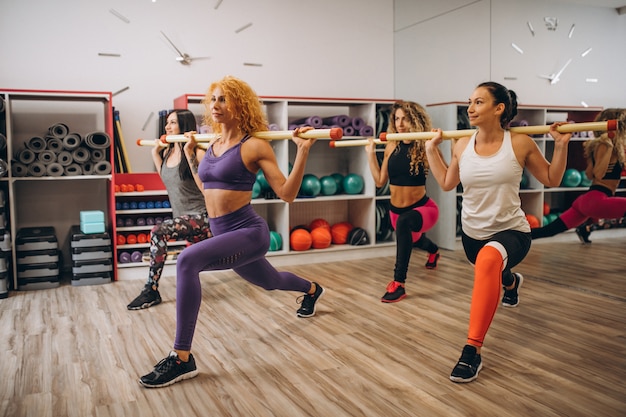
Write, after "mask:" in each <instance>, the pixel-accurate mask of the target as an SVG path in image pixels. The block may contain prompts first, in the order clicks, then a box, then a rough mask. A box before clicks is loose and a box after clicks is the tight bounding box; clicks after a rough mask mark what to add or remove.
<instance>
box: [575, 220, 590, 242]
mask: <svg viewBox="0 0 626 417" xmlns="http://www.w3.org/2000/svg"><path fill="white" fill-rule="evenodd" d="M590 234H591V231H590V230H589V229H587V225H586V224H581V225H580V226H578V227H577V228H576V236H578V239H579V240H580V242H581V243H583V244H585V243H591V240H589V235H590Z"/></svg>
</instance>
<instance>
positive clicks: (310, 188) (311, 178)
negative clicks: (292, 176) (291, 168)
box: [300, 174, 322, 197]
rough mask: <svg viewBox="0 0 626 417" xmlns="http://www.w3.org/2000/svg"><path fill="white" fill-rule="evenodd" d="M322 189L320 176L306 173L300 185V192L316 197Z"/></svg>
mask: <svg viewBox="0 0 626 417" xmlns="http://www.w3.org/2000/svg"><path fill="white" fill-rule="evenodd" d="M321 191H322V184H321V183H320V180H319V178H317V177H316V176H315V175H313V174H304V177H302V184H301V185H300V194H302V195H304V196H307V197H315V196H317V195H319V193H320V192H321Z"/></svg>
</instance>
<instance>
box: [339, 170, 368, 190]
mask: <svg viewBox="0 0 626 417" xmlns="http://www.w3.org/2000/svg"><path fill="white" fill-rule="evenodd" d="M364 187H365V182H364V181H363V177H362V176H360V175H359V174H354V173H352V174H348V175H346V176H345V177H344V178H343V190H344V191H345V192H346V194H361V193H362V192H363V188H364Z"/></svg>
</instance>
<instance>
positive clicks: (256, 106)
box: [202, 75, 268, 134]
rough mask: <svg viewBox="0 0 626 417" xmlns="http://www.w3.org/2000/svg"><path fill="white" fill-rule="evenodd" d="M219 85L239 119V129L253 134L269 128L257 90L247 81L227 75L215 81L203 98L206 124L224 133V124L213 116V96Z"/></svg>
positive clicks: (232, 111)
mask: <svg viewBox="0 0 626 417" xmlns="http://www.w3.org/2000/svg"><path fill="white" fill-rule="evenodd" d="M218 87H219V88H220V89H221V90H222V94H224V96H225V98H226V106H227V107H228V110H229V111H230V112H231V114H233V115H234V117H235V119H236V120H237V125H238V127H239V130H241V131H242V132H243V133H245V134H252V133H254V132H260V131H264V130H267V129H268V123H267V118H266V116H265V113H264V112H263V106H262V103H261V99H260V98H259V96H258V95H257V94H256V92H255V91H254V90H253V89H252V87H250V85H248V83H246V82H245V81H242V80H240V79H238V78H236V77H233V76H231V75H227V76H226V77H224V78H222V79H221V80H219V81H215V82H213V83H212V84H211V85H210V86H209V89H208V91H207V93H206V95H205V96H204V99H203V100H202V104H204V106H205V112H204V116H203V121H204V124H205V125H208V126H210V127H211V131H212V132H214V133H217V134H220V133H222V125H221V124H220V123H217V122H216V121H215V120H213V117H211V97H212V95H213V92H214V91H215V89H216V88H218Z"/></svg>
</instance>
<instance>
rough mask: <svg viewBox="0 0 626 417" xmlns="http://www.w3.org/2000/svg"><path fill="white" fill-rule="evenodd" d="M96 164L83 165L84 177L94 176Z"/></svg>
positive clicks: (86, 163)
mask: <svg viewBox="0 0 626 417" xmlns="http://www.w3.org/2000/svg"><path fill="white" fill-rule="evenodd" d="M93 172H94V163H93V162H91V161H87V162H85V163H84V164H83V175H93Z"/></svg>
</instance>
